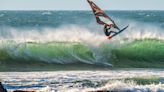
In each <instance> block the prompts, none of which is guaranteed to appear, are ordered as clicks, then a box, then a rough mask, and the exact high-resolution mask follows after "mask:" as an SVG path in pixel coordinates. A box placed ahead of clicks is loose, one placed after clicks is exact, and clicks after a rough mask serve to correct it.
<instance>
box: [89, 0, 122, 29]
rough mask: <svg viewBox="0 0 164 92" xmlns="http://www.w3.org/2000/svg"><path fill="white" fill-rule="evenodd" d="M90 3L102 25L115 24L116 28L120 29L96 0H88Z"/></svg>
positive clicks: (98, 21)
mask: <svg viewBox="0 0 164 92" xmlns="http://www.w3.org/2000/svg"><path fill="white" fill-rule="evenodd" d="M87 1H88V3H89V5H90V6H91V8H92V11H93V13H94V15H95V18H96V21H97V23H98V24H101V25H113V27H114V28H116V29H118V30H120V29H119V28H118V26H117V25H116V24H115V22H114V21H113V20H112V19H111V18H110V17H109V16H107V14H105V12H104V11H103V10H102V9H100V8H99V7H98V6H97V5H96V4H95V3H94V2H92V1H91V0H87Z"/></svg>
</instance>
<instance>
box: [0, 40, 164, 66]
mask: <svg viewBox="0 0 164 92" xmlns="http://www.w3.org/2000/svg"><path fill="white" fill-rule="evenodd" d="M163 60H164V41H159V40H136V41H133V42H131V43H125V44H122V45H119V46H118V47H117V48H116V47H112V46H110V45H108V44H103V45H101V46H99V47H97V48H94V49H93V47H91V46H87V45H84V44H82V43H76V42H49V43H34V42H27V43H16V42H13V41H9V42H1V47H0V61H1V63H2V64H15V63H21V64H26V63H31V64H32V63H36V64H39V63H49V64H64V65H67V64H75V63H77V64H78V63H84V64H92V65H101V64H104V65H110V64H112V65H113V67H127V68H128V67H132V68H134V67H139V68H142V67H151V68H155V67H156V68H157V67H158V68H163V67H164V62H163Z"/></svg>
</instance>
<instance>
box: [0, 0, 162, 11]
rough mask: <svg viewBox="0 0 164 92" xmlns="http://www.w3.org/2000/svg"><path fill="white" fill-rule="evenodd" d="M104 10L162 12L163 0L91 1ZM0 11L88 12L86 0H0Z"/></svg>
mask: <svg viewBox="0 0 164 92" xmlns="http://www.w3.org/2000/svg"><path fill="white" fill-rule="evenodd" d="M92 1H94V2H95V3H96V4H97V5H98V6H100V7H101V8H103V9H106V10H164V0H92ZM0 10H90V7H89V5H88V3H87V1H86V0H0Z"/></svg>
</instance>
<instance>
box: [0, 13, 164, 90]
mask: <svg viewBox="0 0 164 92" xmlns="http://www.w3.org/2000/svg"><path fill="white" fill-rule="evenodd" d="M106 13H107V15H110V17H111V18H112V19H113V20H114V21H115V22H116V24H117V25H118V26H119V27H120V28H123V27H125V26H127V25H129V27H128V28H127V29H126V30H125V31H124V32H122V33H121V34H119V35H117V36H115V37H114V38H112V39H111V40H108V39H107V37H106V36H105V35H104V32H103V26H101V25H99V24H97V23H96V20H95V18H94V15H93V13H92V12H91V11H0V65H1V66H0V71H1V73H0V80H2V82H3V83H4V86H5V87H6V88H7V89H8V90H16V89H36V90H42V89H43V90H44V89H45V90H49V91H47V92H58V91H59V92H61V91H63V92H65V91H66V92H67V90H70V89H71V90H70V91H72V92H80V91H81V90H84V91H83V92H87V91H90V90H91V91H92V90H114V91H115V90H116V91H118V90H119V91H127V90H129V91H132V92H136V91H137V90H139V92H145V91H146V92H149V91H153V92H154V91H158V92H163V91H164V81H163V80H164V62H163V60H164V31H163V30H164V17H163V16H164V11H106ZM145 68H147V69H146V70H145ZM50 71H51V72H50ZM138 74H139V75H141V76H138ZM142 74H143V75H142ZM145 74H147V75H145ZM15 75H16V76H15ZM38 75H39V76H38ZM42 75H43V76H42ZM30 76H31V77H32V79H31V78H30ZM82 76H84V78H82ZM122 76H124V77H122ZM127 80H128V82H127ZM129 81H130V82H129ZM143 81H144V82H143ZM129 85H130V86H129ZM120 86H121V87H120ZM39 92H41V91H39ZM45 92H46V91H45ZM137 92H138V91H137Z"/></svg>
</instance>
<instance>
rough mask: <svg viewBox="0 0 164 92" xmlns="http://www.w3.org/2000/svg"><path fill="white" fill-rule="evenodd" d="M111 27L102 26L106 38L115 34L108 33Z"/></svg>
mask: <svg viewBox="0 0 164 92" xmlns="http://www.w3.org/2000/svg"><path fill="white" fill-rule="evenodd" d="M111 27H112V25H111V26H109V25H105V26H104V33H105V35H106V36H110V35H111V33H117V32H115V31H108V30H109V29H110V28H111Z"/></svg>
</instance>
